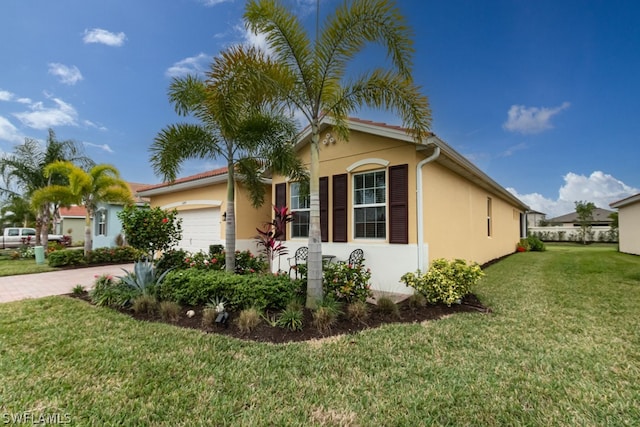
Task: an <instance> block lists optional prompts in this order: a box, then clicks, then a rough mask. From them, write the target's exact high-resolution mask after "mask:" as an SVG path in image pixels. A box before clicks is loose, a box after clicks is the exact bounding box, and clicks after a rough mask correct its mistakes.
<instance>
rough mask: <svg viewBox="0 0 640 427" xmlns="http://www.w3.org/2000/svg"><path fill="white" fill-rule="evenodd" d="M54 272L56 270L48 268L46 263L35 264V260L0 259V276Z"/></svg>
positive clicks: (3, 257)
mask: <svg viewBox="0 0 640 427" xmlns="http://www.w3.org/2000/svg"><path fill="white" fill-rule="evenodd" d="M55 270H57V268H55V267H49V265H48V264H47V263H44V264H36V260H35V259H33V258H31V259H10V258H9V257H7V256H2V257H0V276H15V275H17V274H30V273H42V272H45V271H55Z"/></svg>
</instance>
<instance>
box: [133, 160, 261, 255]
mask: <svg viewBox="0 0 640 427" xmlns="http://www.w3.org/2000/svg"><path fill="white" fill-rule="evenodd" d="M227 178H228V174H227V168H226V167H225V168H220V169H216V170H213V171H209V172H204V173H200V174H197V175H191V176H188V177H184V178H180V179H176V180H175V181H174V182H172V183H163V184H158V185H152V186H147V187H145V188H141V189H140V190H138V195H139V196H144V197H148V198H149V199H150V205H151V207H161V208H162V209H165V210H172V209H175V210H176V211H177V212H178V218H180V219H182V240H181V241H180V243H179V245H178V247H179V248H181V249H184V250H187V251H189V252H199V251H204V252H208V251H209V246H210V245H214V244H217V245H224V244H225V240H224V236H225V222H226V216H227V214H226V212H227V201H226V200H227ZM265 190H266V193H267V197H266V200H265V203H264V204H263V205H262V207H260V208H258V209H255V208H253V206H251V203H250V202H249V198H248V196H247V193H246V190H245V189H244V188H243V187H242V185H241V184H236V188H235V196H236V197H235V198H236V203H235V213H236V249H237V250H251V251H252V252H254V253H255V252H256V250H257V249H256V245H255V236H256V235H257V234H258V232H257V231H256V227H262V226H263V225H264V223H266V222H269V221H270V220H271V213H272V208H271V206H272V205H271V199H270V197H269V196H270V194H271V191H270V185H269V184H265Z"/></svg>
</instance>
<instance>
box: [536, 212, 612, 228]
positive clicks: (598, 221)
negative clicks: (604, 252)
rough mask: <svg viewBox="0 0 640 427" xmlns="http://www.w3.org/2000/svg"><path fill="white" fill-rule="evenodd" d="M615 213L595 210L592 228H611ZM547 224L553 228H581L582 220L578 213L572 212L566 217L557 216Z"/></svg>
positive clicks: (591, 223) (591, 222)
mask: <svg viewBox="0 0 640 427" xmlns="http://www.w3.org/2000/svg"><path fill="white" fill-rule="evenodd" d="M612 213H613V211H609V210H606V209H602V208H595V209H594V210H593V213H592V215H591V217H592V218H593V219H592V221H590V225H591V226H592V227H610V226H611V223H612V222H613V219H611V218H610V217H609V215H611V214H612ZM547 222H548V223H549V225H552V226H562V227H580V220H579V219H578V213H577V212H571V213H568V214H565V215H561V216H557V217H555V218H551V219H548V220H547Z"/></svg>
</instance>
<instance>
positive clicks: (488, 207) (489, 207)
mask: <svg viewBox="0 0 640 427" xmlns="http://www.w3.org/2000/svg"><path fill="white" fill-rule="evenodd" d="M491 231H492V230H491V197H487V236H488V237H491Z"/></svg>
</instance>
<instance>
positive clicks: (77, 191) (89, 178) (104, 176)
mask: <svg viewBox="0 0 640 427" xmlns="http://www.w3.org/2000/svg"><path fill="white" fill-rule="evenodd" d="M44 174H45V176H47V177H49V176H52V175H54V174H58V175H60V176H64V177H66V178H67V180H68V184H67V185H59V184H53V185H49V186H47V187H44V188H40V189H38V190H36V191H34V192H33V195H32V198H31V203H32V204H33V205H34V206H41V205H42V204H45V203H56V204H59V205H61V206H69V205H80V206H84V208H85V209H86V212H87V213H86V215H85V226H84V254H85V255H87V254H88V253H89V252H90V251H91V240H92V236H91V234H92V233H91V217H92V216H94V214H95V212H96V209H97V205H98V203H100V202H110V203H124V204H127V203H133V197H132V195H131V190H130V189H129V185H127V183H126V182H125V181H123V180H122V179H121V178H120V174H119V172H118V170H117V169H116V168H115V167H113V166H111V165H106V164H100V165H96V166H94V167H92V168H91V169H89V171H88V172H87V171H85V170H84V169H82V168H80V167H78V166H76V165H74V164H73V163H71V162H65V161H57V162H53V163H51V164H49V165H47V167H46V168H45V170H44Z"/></svg>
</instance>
